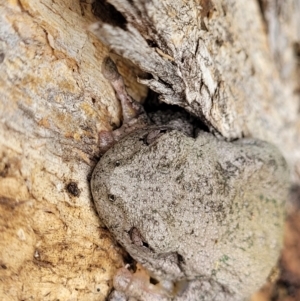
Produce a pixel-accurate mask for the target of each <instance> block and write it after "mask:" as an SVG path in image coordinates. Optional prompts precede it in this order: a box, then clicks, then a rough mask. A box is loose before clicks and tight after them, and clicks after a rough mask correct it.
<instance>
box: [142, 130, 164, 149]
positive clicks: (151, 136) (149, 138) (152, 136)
mask: <svg viewBox="0 0 300 301" xmlns="http://www.w3.org/2000/svg"><path fill="white" fill-rule="evenodd" d="M167 130H168V129H167V128H160V129H154V130H152V131H150V132H149V133H147V134H146V135H145V136H144V137H143V139H142V141H143V142H144V143H145V144H146V145H150V144H152V143H153V142H154V141H155V140H156V139H158V138H159V137H160V136H161V135H163V134H164V133H166V132H167Z"/></svg>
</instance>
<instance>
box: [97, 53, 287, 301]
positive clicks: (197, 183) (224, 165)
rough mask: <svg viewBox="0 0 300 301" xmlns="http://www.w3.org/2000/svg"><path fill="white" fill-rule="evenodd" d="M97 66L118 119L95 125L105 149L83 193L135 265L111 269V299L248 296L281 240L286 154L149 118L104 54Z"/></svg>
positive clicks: (240, 300) (241, 300) (234, 300)
mask: <svg viewBox="0 0 300 301" xmlns="http://www.w3.org/2000/svg"><path fill="white" fill-rule="evenodd" d="M102 73H103V75H104V77H105V78H106V79H107V80H108V81H109V82H110V83H111V85H112V87H113V88H114V90H115V92H116V96H117V98H118V99H119V100H120V102H121V106H122V112H123V124H122V126H121V127H120V128H119V129H117V130H115V131H112V132H110V131H102V132H100V133H99V145H100V150H101V152H102V154H103V155H102V157H101V159H100V160H99V162H98V164H97V165H96V167H95V169H94V171H93V174H92V178H91V192H92V196H93V200H94V203H95V207H96V210H97V212H98V215H99V216H100V218H101V220H102V221H103V223H104V224H105V226H106V227H107V229H108V230H109V231H110V232H111V233H112V234H113V236H114V237H115V239H116V240H117V242H118V243H119V244H120V245H121V246H123V247H124V249H125V250H126V252H128V253H129V255H130V256H131V257H132V258H133V259H134V261H135V262H136V263H137V264H138V267H139V268H138V269H137V271H132V270H130V268H129V267H128V266H127V267H123V268H121V269H120V270H119V271H118V272H117V273H116V275H115V278H114V281H113V282H114V288H115V289H114V291H113V292H112V293H111V295H110V297H109V298H110V299H109V300H113V301H116V300H141V301H150V300H158V301H170V300H173V301H183V300H187V301H192V300H205V301H211V300H214V301H224V300H228V301H246V300H249V298H250V296H251V294H252V293H254V292H255V291H256V290H258V289H259V288H260V287H261V286H262V285H263V284H264V283H265V281H266V279H268V277H270V275H271V274H272V271H273V269H274V266H276V263H277V261H278V258H279V255H280V251H281V248H282V244H283V228H284V220H285V201H286V199H287V194H288V187H289V168H288V166H287V163H286V161H285V159H284V157H283V156H282V154H281V153H280V151H279V150H278V149H277V147H275V146H274V145H272V144H271V143H269V142H266V141H262V140H258V139H256V138H251V137H248V138H242V139H237V140H234V141H226V140H225V139H222V138H220V137H217V136H215V135H213V134H212V133H210V132H207V131H204V130H201V129H198V130H196V131H195V129H193V128H192V127H191V126H190V125H189V124H188V123H186V122H184V121H183V124H181V123H180V118H179V119H178V118H174V119H172V118H171V119H170V120H168V122H165V123H164V124H159V123H157V122H156V123H155V122H153V118H152V119H151V118H149V116H148V115H147V113H146V112H145V110H144V108H143V106H142V105H141V104H139V103H138V102H136V101H134V100H133V99H132V98H131V97H130V96H129V95H128V93H127V91H126V88H125V85H124V81H123V78H122V76H121V75H120V74H119V72H118V70H117V67H116V66H115V64H114V62H113V61H112V60H111V59H110V58H107V59H105V60H104V62H103V64H102ZM154 119H155V118H154ZM141 271H142V272H141Z"/></svg>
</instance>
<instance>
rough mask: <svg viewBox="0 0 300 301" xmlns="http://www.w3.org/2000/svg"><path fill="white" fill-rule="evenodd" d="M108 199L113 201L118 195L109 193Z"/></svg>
mask: <svg viewBox="0 0 300 301" xmlns="http://www.w3.org/2000/svg"><path fill="white" fill-rule="evenodd" d="M108 200H109V201H110V202H112V203H113V202H114V201H115V200H116V196H115V195H113V194H109V195H108Z"/></svg>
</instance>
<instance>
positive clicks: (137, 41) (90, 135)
mask: <svg viewBox="0 0 300 301" xmlns="http://www.w3.org/2000/svg"><path fill="white" fill-rule="evenodd" d="M93 2H94V1H93V0H87V1H85V2H83V1H81V0H77V1H76V0H68V1H63V0H56V1H54V0H40V1H38V0H18V1H14V0H9V1H5V0H2V1H0V118H1V123H0V134H1V135H0V156H1V162H0V212H1V219H0V223H1V242H0V244H1V247H0V275H1V284H0V298H1V300H27V299H29V298H33V299H34V300H58V299H59V300H71V299H72V300H105V298H106V296H107V294H108V293H109V291H110V289H111V287H112V277H113V275H114V273H115V271H116V269H117V268H119V267H121V266H122V265H123V255H124V253H123V251H122V249H121V248H120V247H119V245H118V244H117V243H116V242H115V241H114V240H113V239H112V237H111V236H110V234H109V233H108V232H107V231H106V229H105V227H104V225H103V224H102V223H101V221H100V220H99V218H98V216H97V215H96V212H95V210H94V206H93V202H92V199H91V193H90V187H89V178H90V175H91V172H92V170H93V168H94V166H95V164H96V163H97V161H98V160H99V147H98V133H99V131H101V130H111V129H113V128H116V127H118V126H119V125H120V118H121V116H120V115H121V114H120V105H119V102H118V101H117V100H116V97H115V95H114V92H113V90H112V88H111V86H110V84H109V83H108V82H107V80H106V79H105V78H104V77H103V75H102V73H101V68H100V66H101V63H102V60H103V58H105V57H106V56H107V55H108V54H109V50H108V48H107V46H109V47H110V48H111V49H112V50H113V51H114V53H113V54H111V55H112V56H113V57H114V60H115V61H116V63H117V65H118V68H119V70H120V72H121V73H122V74H123V75H124V78H125V82H126V86H128V88H129V92H130V94H131V95H132V97H133V98H134V99H136V100H138V101H143V100H144V99H145V97H146V95H147V91H148V88H147V87H146V86H145V85H142V84H139V83H137V82H136V77H139V78H144V79H143V80H140V81H141V82H142V83H144V84H146V85H147V86H148V87H150V88H151V89H153V90H155V91H156V92H157V93H159V94H160V97H161V100H162V101H164V102H166V103H169V104H175V105H179V106H181V107H183V108H185V109H186V110H187V111H189V112H190V113H191V114H193V115H195V116H197V117H199V118H200V119H201V120H202V121H203V122H204V123H205V124H206V125H207V126H208V127H209V129H210V130H211V131H212V132H213V133H215V134H216V135H218V136H220V137H224V138H225V139H227V140H232V139H236V138H240V137H243V136H249V137H250V136H251V137H255V138H259V139H263V140H267V141H269V142H271V143H273V144H275V145H276V146H277V147H278V148H279V149H280V150H281V152H282V153H283V154H284V156H285V158H286V160H287V161H288V163H289V165H290V167H291V179H292V181H293V183H295V184H298V185H299V184H300V149H299V145H300V119H299V111H300V110H299V104H300V102H299V95H300V94H299V91H300V89H299V88H300V86H299V60H300V59H299V57H300V24H299V23H300V21H299V13H300V1H299V0H288V1H285V2H284V3H280V2H278V3H277V1H274V2H271V1H268V0H265V1H264V0H260V1H255V0H251V1H237V0H226V1H219V0H200V1H196V0H195V1H192V0H190V1H181V0H177V1H167V2H168V3H169V2H170V3H171V4H172V6H171V4H170V5H167V4H165V3H164V2H161V1H154V0H153V1H148V2H147V3H148V5H146V4H145V3H144V1H140V3H141V5H137V4H136V2H137V1H128V2H127V1H125V0H123V1H121V0H120V1H118V0H111V1H109V2H110V3H111V4H112V5H114V7H112V6H111V5H109V4H107V3H106V2H104V1H100V0H99V1H96V2H95V3H93ZM166 16H167V17H166ZM99 20H100V23H98V24H97V25H93V26H92V28H93V29H94V31H95V32H96V34H97V35H99V38H100V39H101V41H102V42H100V40H99V39H98V38H97V37H96V36H95V35H94V34H93V33H91V32H90V31H89V30H88V28H89V27H90V25H91V24H93V23H95V22H97V21H99ZM168 22H169V23H168ZM105 44H106V45H107V46H104V45H105ZM118 55H120V56H118ZM121 56H122V57H121ZM132 63H133V64H132ZM136 66H138V67H139V68H137V67H136ZM140 69H142V71H141V70H140ZM144 72H147V73H150V74H151V75H152V77H151V79H145V78H146V77H145V73H144ZM289 237H290V236H289ZM297 239H299V237H297V236H295V237H293V240H292V241H295V240H297ZM296 276H297V277H299V278H298V279H299V280H300V276H299V275H296ZM266 300H267V299H266ZM278 300H279V299H278ZM282 300H283V299H282ZM289 300H291V299H289ZM295 300H296V299H295Z"/></svg>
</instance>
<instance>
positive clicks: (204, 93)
mask: <svg viewBox="0 0 300 301" xmlns="http://www.w3.org/2000/svg"><path fill="white" fill-rule="evenodd" d="M109 2H110V3H111V4H113V5H114V7H115V8H116V9H117V10H118V11H120V12H121V13H122V14H123V16H125V18H126V23H124V20H122V21H123V23H122V24H121V25H119V26H116V25H115V24H109V23H107V22H106V21H101V22H99V23H98V25H97V26H94V27H93V30H94V32H95V33H96V34H97V35H98V37H99V38H100V39H101V40H102V41H103V42H104V43H105V44H107V45H108V46H109V47H111V48H112V49H113V50H114V51H115V52H117V53H118V54H120V55H122V56H124V57H126V58H128V59H130V60H131V61H133V62H134V63H135V64H137V65H138V66H139V67H140V68H141V69H143V70H145V71H146V72H149V73H151V74H152V77H153V78H152V79H150V80H141V82H143V83H145V84H147V85H148V86H149V87H150V88H151V89H153V90H155V91H156V92H158V93H159V94H160V95H161V96H160V98H161V99H162V100H163V101H165V102H167V103H170V104H174V105H179V106H182V107H184V108H185V109H186V110H188V111H189V112H191V113H193V114H194V115H196V116H198V117H200V118H201V119H202V120H203V121H204V122H205V123H206V124H207V125H208V126H209V127H210V129H211V130H212V131H215V132H217V133H219V134H221V135H222V136H224V137H226V138H229V139H235V138H239V137H242V136H253V137H256V138H260V139H263V140H267V141H270V142H272V143H274V144H276V145H277V146H279V147H280V146H281V149H282V151H283V153H284V154H285V155H286V157H287V158H288V159H289V160H290V162H291V163H292V165H293V166H294V167H295V166H296V169H297V170H296V172H297V173H299V170H298V169H299V168H300V165H299V158H300V153H299V151H298V152H297V151H296V149H297V146H298V145H299V144H300V137H299V130H298V128H299V124H300V121H299V118H298V117H299V94H296V95H295V93H294V90H295V89H296V82H295V81H296V80H295V75H294V74H292V73H293V72H294V71H295V70H294V68H295V67H294V66H295V65H296V57H295V55H293V53H292V48H293V47H292V46H293V45H291V43H292V42H295V41H297V39H299V37H298V36H297V30H296V29H295V30H294V31H292V33H288V32H287V29H286V28H289V27H295V28H297V24H294V23H296V22H297V19H296V18H297V17H296V16H297V15H296V12H297V11H299V7H298V6H299V1H290V2H289V3H286V4H285V5H286V6H289V8H286V9H285V11H284V12H283V13H282V14H283V21H285V22H283V24H284V25H281V23H280V22H279V21H277V23H275V21H274V17H272V16H271V17H270V18H271V21H270V24H271V23H272V22H273V23H275V25H276V29H275V32H274V30H272V31H271V32H270V35H269V40H270V41H271V47H273V48H270V47H269V46H268V36H267V35H266V31H265V27H264V24H263V22H262V16H261V13H260V10H259V5H258V3H257V2H256V1H247V2H243V1H233V0H226V1H217V0H216V1H210V0H209V1H196V0H189V1H182V0H178V1H164V2H163V3H161V1H159V0H152V1H124V0H120V1H119V0H110V1H109ZM285 5H283V4H277V6H276V4H274V5H272V6H271V7H270V8H269V10H270V11H271V12H273V11H274V8H273V6H275V10H276V9H278V10H280V8H282V7H283V8H285ZM293 9H294V11H293ZM289 10H290V11H289ZM289 12H290V13H289ZM266 14H267V13H266ZM290 15H291V16H292V18H291V19H292V20H294V21H293V22H292V21H291V20H287V16H290ZM273 23H272V24H273ZM271 29H272V28H271ZM287 34H289V35H287ZM274 36H279V37H280V40H279V41H277V40H276V42H277V43H278V45H277V44H276V43H275V45H276V46H275V45H274ZM128 41H130V42H128ZM282 41H283V42H282ZM272 43H273V44H272ZM272 54H274V55H277V56H278V55H279V56H283V58H282V59H281V60H280V62H278V63H277V64H276V63H275V62H274V57H273V56H272ZM282 65H284V68H280V67H281V66H282ZM287 65H288V66H289V68H288V67H287ZM283 100H284V106H283ZM283 146H284V147H283ZM298 177H299V175H298Z"/></svg>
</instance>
